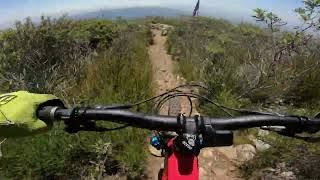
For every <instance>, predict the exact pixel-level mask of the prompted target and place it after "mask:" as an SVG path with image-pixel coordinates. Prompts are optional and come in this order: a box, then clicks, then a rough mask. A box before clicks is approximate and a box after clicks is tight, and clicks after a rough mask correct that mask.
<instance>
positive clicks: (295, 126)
mask: <svg viewBox="0 0 320 180" xmlns="http://www.w3.org/2000/svg"><path fill="white" fill-rule="evenodd" d="M38 117H39V118H40V119H42V120H48V119H50V120H63V121H64V122H65V123H66V124H69V125H75V126H86V124H88V122H91V121H94V120H104V121H110V122H116V123H122V124H127V125H130V126H134V127H138V128H144V129H149V130H158V131H176V132H182V131H184V132H187V133H196V132H203V131H206V130H207V129H208V128H209V129H214V130H215V131H216V130H222V131H223V130H238V129H244V128H253V127H262V126H284V127H286V129H287V132H288V133H293V134H295V133H302V132H309V133H315V132H317V131H319V130H320V119H313V120H310V119H308V118H306V117H301V116H277V115H252V116H243V117H235V118H208V117H200V116H195V117H194V118H187V117H184V116H178V117H172V116H161V115H148V114H143V113H135V112H131V111H126V110H117V109H97V108H73V109H62V108H59V107H44V108H42V109H40V110H39V111H38ZM89 124H90V123H89Z"/></svg>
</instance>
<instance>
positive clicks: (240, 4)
mask: <svg viewBox="0 0 320 180" xmlns="http://www.w3.org/2000/svg"><path fill="white" fill-rule="evenodd" d="M301 1H302V0H201V9H200V13H202V14H203V15H212V16H218V17H223V18H227V19H229V20H234V19H235V20H236V21H239V20H243V21H246V20H249V19H250V16H251V15H252V9H254V8H257V7H260V8H263V9H267V10H272V11H274V12H276V13H277V14H279V15H280V16H281V17H283V18H284V19H287V20H288V21H289V22H291V23H294V22H295V21H297V16H296V15H295V14H294V13H293V9H294V8H296V7H299V6H301ZM195 3H196V0H0V25H1V24H2V25H3V24H7V23H12V22H14V21H15V20H21V19H23V18H25V17H27V16H30V17H37V16H40V15H59V14H63V13H69V14H72V13H77V12H82V11H92V10H95V9H115V8H124V7H137V6H139V7H141V6H161V7H170V8H175V9H180V10H187V11H190V12H192V10H193V7H194V5H195Z"/></svg>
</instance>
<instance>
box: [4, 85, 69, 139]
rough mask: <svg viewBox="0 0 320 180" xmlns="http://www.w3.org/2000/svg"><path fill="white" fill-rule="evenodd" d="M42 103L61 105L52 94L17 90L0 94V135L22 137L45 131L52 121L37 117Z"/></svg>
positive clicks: (51, 124) (50, 126)
mask: <svg viewBox="0 0 320 180" xmlns="http://www.w3.org/2000/svg"><path fill="white" fill-rule="evenodd" d="M42 105H55V106H63V103H62V102H61V101H60V100H59V99H58V98H57V97H56V96H54V95H49V94H33V93H29V92H27V91H19V92H13V93H8V94H1V95H0V137H5V138H7V137H22V136H29V135H34V134H38V133H42V132H46V131H47V130H49V129H50V128H52V126H53V122H52V121H43V120H40V119H38V118H37V110H38V108H39V107H41V106H42Z"/></svg>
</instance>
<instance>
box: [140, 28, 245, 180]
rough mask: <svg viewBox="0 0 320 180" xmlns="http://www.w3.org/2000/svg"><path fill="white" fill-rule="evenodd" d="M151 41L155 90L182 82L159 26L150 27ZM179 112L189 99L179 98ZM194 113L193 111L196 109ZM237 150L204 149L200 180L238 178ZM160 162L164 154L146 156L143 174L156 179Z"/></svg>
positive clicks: (171, 86) (164, 89)
mask: <svg viewBox="0 0 320 180" xmlns="http://www.w3.org/2000/svg"><path fill="white" fill-rule="evenodd" d="M152 33H153V34H154V44H153V45H152V46H150V47H149V55H150V58H151V61H152V64H153V71H154V74H153V75H154V83H155V87H158V88H157V92H156V93H157V94H160V93H163V92H165V91H166V90H170V89H172V88H174V87H176V86H177V85H180V84H181V83H183V82H184V80H183V78H180V77H179V76H177V75H175V74H173V68H174V67H173V66H174V65H173V61H172V57H171V56H170V55H168V54H167V52H166V49H165V42H166V40H167V39H166V36H162V35H161V33H162V31H161V29H160V28H158V29H157V28H154V29H152ZM180 102H181V110H182V112H188V110H189V107H188V105H189V104H188V101H187V100H184V99H181V100H180ZM168 108H169V107H168V105H165V106H164V108H163V109H162V110H161V112H160V113H161V114H164V115H167V114H168ZM195 113H196V111H195ZM236 158H237V151H236V148H234V147H225V148H207V149H203V150H202V152H201V154H200V156H199V166H200V169H199V170H200V179H201V180H214V179H217V180H228V179H231V180H234V179H236V180H238V179H240V178H239V173H238V172H237V168H236V165H235V159H236ZM161 166H163V158H157V157H153V156H151V155H150V156H149V158H148V161H147V162H146V172H145V173H146V174H147V175H148V179H154V180H155V179H157V178H158V171H159V169H160V168H161Z"/></svg>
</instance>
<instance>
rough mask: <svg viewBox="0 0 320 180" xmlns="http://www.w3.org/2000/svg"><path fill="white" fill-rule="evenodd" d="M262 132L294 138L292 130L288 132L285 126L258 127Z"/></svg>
mask: <svg viewBox="0 0 320 180" xmlns="http://www.w3.org/2000/svg"><path fill="white" fill-rule="evenodd" d="M260 129H262V130H266V131H271V132H276V133H278V134H280V135H282V136H287V137H294V136H295V134H296V132H295V131H293V130H290V129H289V128H287V127H285V126H262V127H260Z"/></svg>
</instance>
